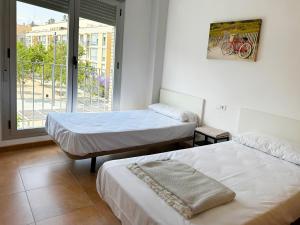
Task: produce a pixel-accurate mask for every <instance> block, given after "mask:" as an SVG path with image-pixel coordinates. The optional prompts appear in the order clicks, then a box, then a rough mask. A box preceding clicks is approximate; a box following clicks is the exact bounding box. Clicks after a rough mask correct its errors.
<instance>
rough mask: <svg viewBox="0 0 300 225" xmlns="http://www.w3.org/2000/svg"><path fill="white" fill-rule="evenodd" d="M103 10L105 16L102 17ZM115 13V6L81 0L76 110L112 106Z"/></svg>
mask: <svg viewBox="0 0 300 225" xmlns="http://www.w3.org/2000/svg"><path fill="white" fill-rule="evenodd" d="M104 11H105V12H106V13H104ZM104 14H105V15H106V17H103V15H104ZM115 15H116V8H115V7H113V6H110V5H107V4H103V3H102V2H100V1H95V0H85V1H81V2H80V11H79V16H80V17H79V32H78V58H79V65H78V77H77V102H76V110H77V111H79V112H97V111H99V110H100V111H110V110H111V109H112V100H113V99H112V96H113V80H114V63H115V34H116V32H115V31H116V16H115Z"/></svg>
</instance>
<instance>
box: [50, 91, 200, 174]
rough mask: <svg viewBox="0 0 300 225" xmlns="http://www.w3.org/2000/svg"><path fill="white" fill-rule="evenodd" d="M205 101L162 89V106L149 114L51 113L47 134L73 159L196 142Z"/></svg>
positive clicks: (94, 161) (153, 108) (93, 165)
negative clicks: (194, 140)
mask: <svg viewBox="0 0 300 225" xmlns="http://www.w3.org/2000/svg"><path fill="white" fill-rule="evenodd" d="M203 106H204V100H203V99H202V98H198V97H194V96H190V95H186V94H182V93H177V92H174V91H169V90H166V89H161V91H160V103H159V104H154V105H151V106H149V108H148V109H146V110H133V111H118V112H99V113H49V114H48V115H47V120H46V124H45V127H46V131H47V132H48V134H49V135H50V136H51V137H52V138H53V140H54V141H55V142H56V143H57V144H58V145H59V146H60V147H61V149H62V150H63V151H64V152H65V153H66V154H67V155H68V156H69V157H70V158H72V159H85V158H91V159H92V161H91V171H92V172H94V170H95V165H96V157H97V156H103V155H111V154H117V153H122V152H128V151H133V150H137V149H151V148H154V147H163V146H168V145H170V144H174V143H180V142H185V141H187V140H191V139H192V138H193V132H194V129H195V127H196V126H197V125H198V124H199V123H201V118H202V113H203Z"/></svg>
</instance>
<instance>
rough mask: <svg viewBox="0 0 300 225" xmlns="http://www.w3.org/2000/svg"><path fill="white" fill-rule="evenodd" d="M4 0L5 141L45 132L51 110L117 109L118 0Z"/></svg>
mask: <svg viewBox="0 0 300 225" xmlns="http://www.w3.org/2000/svg"><path fill="white" fill-rule="evenodd" d="M4 1H7V2H8V4H7V5H9V13H8V15H7V17H9V20H8V21H9V28H10V32H9V34H8V39H9V41H8V42H7V43H6V45H7V49H8V51H9V54H8V55H7V57H8V58H9V79H8V80H7V84H8V86H5V88H4V89H3V90H2V91H3V93H2V94H3V95H4V99H6V101H7V99H9V101H7V102H8V103H9V107H8V108H7V109H6V110H4V112H3V115H2V121H3V120H4V121H5V120H6V121H7V123H3V125H2V131H3V132H2V133H3V136H4V138H5V139H9V138H18V137H30V136H36V135H41V134H43V133H45V131H44V126H45V120H46V117H47V114H48V113H49V112H75V111H78V112H100V111H110V110H112V109H113V108H117V107H116V103H118V99H119V93H120V74H121V68H120V61H121V50H122V46H121V45H122V33H123V32H122V27H123V17H122V8H123V4H124V3H120V2H119V1H115V0H110V1H107V2H109V4H108V3H105V2H106V1H105V0H102V1H100V0H81V1H80V0H19V1H15V0H13V1H12V0H4ZM5 81H6V80H5ZM2 103H3V101H2ZM113 103H115V104H114V105H113ZM114 106H115V107H114Z"/></svg>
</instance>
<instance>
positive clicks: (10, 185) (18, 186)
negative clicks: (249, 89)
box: [0, 167, 24, 196]
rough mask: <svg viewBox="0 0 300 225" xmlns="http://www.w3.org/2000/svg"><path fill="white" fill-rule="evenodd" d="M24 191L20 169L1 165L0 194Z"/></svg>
mask: <svg viewBox="0 0 300 225" xmlns="http://www.w3.org/2000/svg"><path fill="white" fill-rule="evenodd" d="M22 191H24V186H23V183H22V180H21V177H20V175H19V171H18V170H10V169H4V168H1V167H0V196H1V195H7V194H13V193H18V192H22Z"/></svg>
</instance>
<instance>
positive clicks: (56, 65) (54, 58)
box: [17, 41, 91, 85]
mask: <svg viewBox="0 0 300 225" xmlns="http://www.w3.org/2000/svg"><path fill="white" fill-rule="evenodd" d="M54 51H55V53H54ZM85 54H86V52H85V49H84V48H83V47H82V46H79V51H78V56H79V58H80V57H82V56H84V55H85ZM67 55H68V54H67V44H66V43H65V42H58V43H56V46H55V47H54V45H53V44H50V45H49V46H48V47H47V48H46V47H45V46H44V45H42V44H41V43H37V44H34V45H32V46H29V47H27V46H26V45H25V44H24V43H23V42H21V41H18V42H17V65H18V66H17V73H18V79H22V78H23V79H29V78H31V79H32V75H33V74H34V76H35V78H37V79H41V80H42V79H43V76H44V80H45V81H51V80H52V77H53V76H54V79H55V81H56V82H62V84H66V80H67V79H66V77H67V76H66V73H67ZM78 66H79V68H84V67H87V68H88V69H89V70H90V68H91V66H90V62H89V61H82V60H80V61H79V65H78ZM86 75H87V73H86V70H82V69H80V70H79V74H78V83H79V85H81V84H83V83H84V80H85V78H86Z"/></svg>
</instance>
